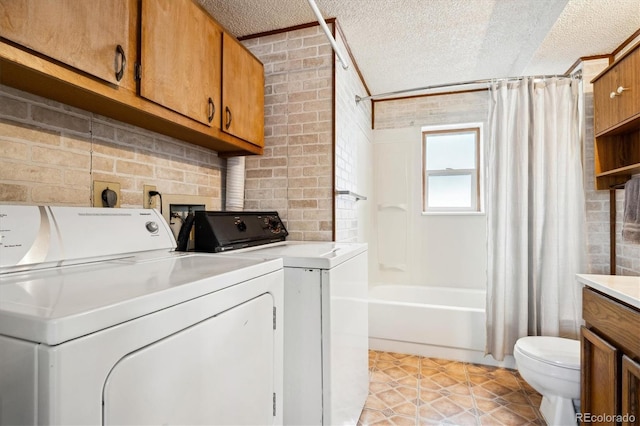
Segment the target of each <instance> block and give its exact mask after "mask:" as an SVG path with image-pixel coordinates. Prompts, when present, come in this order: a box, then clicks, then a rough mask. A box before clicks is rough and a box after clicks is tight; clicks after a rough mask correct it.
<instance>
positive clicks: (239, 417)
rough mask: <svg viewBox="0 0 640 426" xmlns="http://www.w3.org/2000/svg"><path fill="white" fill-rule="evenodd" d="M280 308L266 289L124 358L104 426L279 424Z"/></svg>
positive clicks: (110, 390) (107, 400)
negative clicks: (276, 314)
mask: <svg viewBox="0 0 640 426" xmlns="http://www.w3.org/2000/svg"><path fill="white" fill-rule="evenodd" d="M273 306H274V304H273V299H272V297H271V295H270V294H263V295H261V296H258V297H256V298H255V299H252V300H250V301H247V302H245V303H243V304H241V305H238V306H236V307H234V308H231V309H229V310H227V311H224V312H222V313H220V314H218V315H215V316H213V317H211V318H209V319H207V320H205V321H203V322H201V323H198V324H196V325H194V326H192V327H189V328H187V329H185V330H183V331H181V332H179V333H176V334H174V335H172V336H169V337H167V338H165V339H163V340H160V341H158V342H156V343H154V344H152V345H150V346H147V347H146V348H143V349H140V350H138V351H136V352H134V353H131V354H129V355H127V356H126V357H124V358H123V359H122V360H120V362H119V363H118V364H116V366H115V367H114V369H113V370H112V372H111V374H110V375H109V377H108V379H107V381H106V384H105V388H104V395H103V398H104V408H103V409H104V411H103V415H104V418H103V420H104V423H103V424H105V425H125V424H136V425H142V424H183V425H184V424H193V425H196V424H207V425H229V424H261V425H267V424H271V423H273V419H274V417H273V392H274V371H273V365H274V343H273V341H274V336H273V333H274V330H273Z"/></svg>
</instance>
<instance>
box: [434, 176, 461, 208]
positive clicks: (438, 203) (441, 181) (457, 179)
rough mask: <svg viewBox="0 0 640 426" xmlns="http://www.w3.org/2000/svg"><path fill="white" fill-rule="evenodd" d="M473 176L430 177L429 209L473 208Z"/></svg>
mask: <svg viewBox="0 0 640 426" xmlns="http://www.w3.org/2000/svg"><path fill="white" fill-rule="evenodd" d="M471 184H472V181H471V175H470V174H469V175H458V176H429V181H428V186H429V188H428V191H427V194H429V195H428V196H429V199H428V205H429V207H435V208H445V207H457V208H460V207H467V208H471Z"/></svg>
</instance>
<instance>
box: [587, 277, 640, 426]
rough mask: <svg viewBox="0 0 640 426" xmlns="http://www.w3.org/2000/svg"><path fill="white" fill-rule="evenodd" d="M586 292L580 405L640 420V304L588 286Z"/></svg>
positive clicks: (591, 411)
mask: <svg viewBox="0 0 640 426" xmlns="http://www.w3.org/2000/svg"><path fill="white" fill-rule="evenodd" d="M582 296H583V302H582V306H583V318H584V320H585V327H582V330H581V333H580V335H581V379H580V411H581V412H582V413H589V414H590V415H592V416H598V415H609V416H611V417H610V418H609V419H610V420H611V421H610V422H604V423H600V424H611V425H615V424H617V423H616V418H615V417H613V416H615V415H618V416H620V417H618V420H619V419H624V418H625V417H624V416H625V415H627V417H626V418H627V419H630V418H632V417H631V416H634V418H635V419H636V421H640V396H639V393H638V392H639V391H640V310H638V309H636V308H634V307H631V306H627V305H625V304H623V303H621V302H619V301H617V300H615V299H612V298H610V297H609V296H606V295H604V294H602V293H599V292H597V291H595V290H593V289H591V288H588V287H585V288H584V289H583V291H582ZM622 424H625V423H624V421H622ZM630 424H637V423H630Z"/></svg>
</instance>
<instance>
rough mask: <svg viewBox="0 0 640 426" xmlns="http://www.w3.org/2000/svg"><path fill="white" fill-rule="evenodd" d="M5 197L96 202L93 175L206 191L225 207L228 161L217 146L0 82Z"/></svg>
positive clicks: (124, 192) (124, 202)
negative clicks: (198, 143)
mask: <svg viewBox="0 0 640 426" xmlns="http://www.w3.org/2000/svg"><path fill="white" fill-rule="evenodd" d="M0 152H2V155H1V156H0V202H2V203H12V204H50V205H70V206H91V205H92V204H93V203H92V199H91V198H92V192H93V191H92V182H93V181H94V180H103V181H109V182H119V183H120V184H121V207H142V203H143V195H142V193H143V185H155V186H156V188H157V190H158V191H159V192H161V193H163V194H186V195H199V196H203V197H208V198H209V199H210V200H211V201H210V202H211V205H212V206H214V207H213V208H219V207H220V200H221V196H222V194H221V185H222V171H223V169H224V168H225V167H226V161H224V160H221V159H220V158H218V155H217V153H216V152H214V151H211V150H208V149H204V148H200V147H198V146H195V145H192V144H189V143H186V142H182V141H179V140H177V139H173V138H170V137H167V136H163V135H160V134H157V133H153V132H149V131H147V130H144V129H141V128H138V127H135V126H130V125H128V124H124V123H121V122H118V121H115V120H111V119H108V118H105V117H102V116H98V115H95V114H92V113H90V112H87V111H84V110H80V109H77V108H73V107H70V106H68V105H64V104H61V103H58V102H54V101H51V100H48V99H45V98H42V97H39V96H35V95H31V94H29V93H25V92H22V91H19V90H15V89H13V88H10V87H6V86H1V85H0Z"/></svg>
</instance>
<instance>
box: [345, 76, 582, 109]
mask: <svg viewBox="0 0 640 426" xmlns="http://www.w3.org/2000/svg"><path fill="white" fill-rule="evenodd" d="M531 77H533V78H539V79H543V78H554V77H563V78H564V77H573V78H577V79H581V78H582V70H578V71H576V72H575V73H573V74H553V75H534V76H531ZM523 78H525V77H524V76H521V77H506V78H486V79H483V80H471V81H462V82H459V83H446V84H434V85H431V86H425V87H417V88H415V89H405V90H397V91H395V92H387V93H379V94H377V95H369V96H358V95H356V104H357V103H358V102H360V101H367V100H369V99H373V100H375V99H377V98H386V97H387V96H393V95H401V94H403V93H412V92H420V91H423V90H431V89H443V88H445V87H456V86H468V85H475V84H487V83H493V82H494V81H505V80H506V81H508V80H522V79H523Z"/></svg>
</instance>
